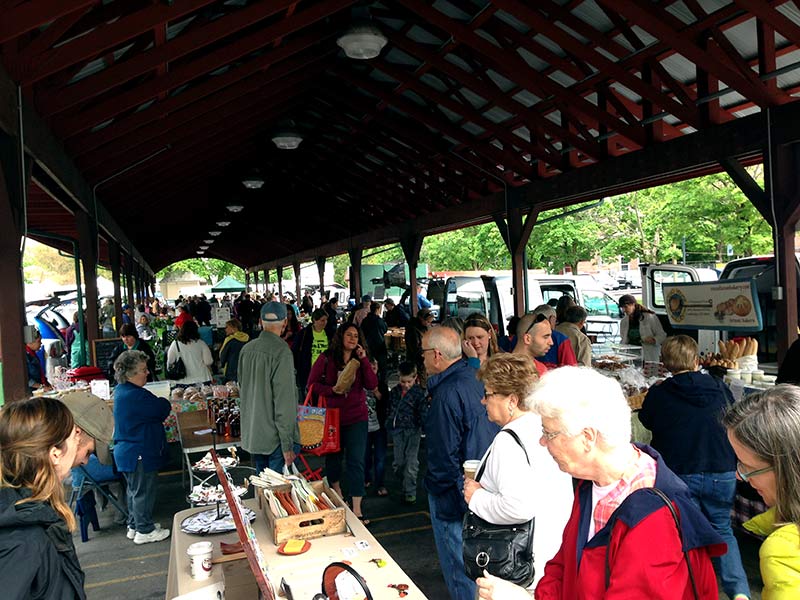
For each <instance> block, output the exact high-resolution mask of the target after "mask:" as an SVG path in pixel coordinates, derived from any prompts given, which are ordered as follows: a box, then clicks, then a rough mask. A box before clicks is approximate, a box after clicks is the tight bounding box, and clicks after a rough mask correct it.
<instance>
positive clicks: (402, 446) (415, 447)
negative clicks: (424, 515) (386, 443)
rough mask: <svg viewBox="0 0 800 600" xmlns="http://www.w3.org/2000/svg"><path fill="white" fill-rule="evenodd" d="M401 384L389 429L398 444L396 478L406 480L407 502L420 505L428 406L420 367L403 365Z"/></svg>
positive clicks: (394, 390) (391, 396)
mask: <svg viewBox="0 0 800 600" xmlns="http://www.w3.org/2000/svg"><path fill="white" fill-rule="evenodd" d="M398 369H399V372H400V383H398V384H397V385H396V386H395V387H394V388H392V391H391V392H390V394H389V401H390V406H391V408H390V409H389V418H388V419H387V420H386V428H387V429H388V430H389V432H390V433H391V435H392V439H393V440H394V462H393V463H392V467H393V468H394V472H395V474H396V475H397V476H398V477H400V476H401V474H402V477H403V500H404V502H405V503H406V504H414V503H415V502H416V501H417V472H418V471H419V456H418V455H419V441H420V437H421V434H422V430H421V427H422V422H423V421H424V419H425V414H426V413H427V408H428V403H427V399H426V397H425V391H424V390H423V389H422V388H421V387H420V386H419V384H418V383H417V367H416V366H415V365H414V364H413V363H410V362H403V363H400V366H399V368H398Z"/></svg>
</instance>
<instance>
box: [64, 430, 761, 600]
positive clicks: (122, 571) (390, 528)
mask: <svg viewBox="0 0 800 600" xmlns="http://www.w3.org/2000/svg"><path fill="white" fill-rule="evenodd" d="M389 453H390V454H389V456H388V457H387V464H391V463H390V461H391V447H390V448H389ZM420 455H421V457H424V450H423V451H422V452H421V453H420ZM179 468H180V456H179V449H178V447H177V446H175V445H174V444H172V445H171V456H170V461H169V465H168V467H167V469H165V470H164V471H162V473H161V476H160V477H159V489H158V494H159V495H158V502H157V506H156V511H155V513H156V514H155V517H156V521H158V522H160V523H161V524H162V525H163V526H164V527H169V526H171V523H172V517H173V515H174V514H175V513H176V512H178V511H181V510H184V509H185V508H187V507H188V504H187V503H186V498H185V495H186V491H185V488H184V487H183V485H182V483H181V474H180V470H179ZM420 473H424V466H423V468H421V469H420ZM238 478H239V476H237V477H236V479H238ZM387 487H388V488H389V491H390V496H388V497H384V498H380V497H377V496H375V495H374V494H375V490H374V489H371V490H369V495H368V497H367V498H366V499H365V501H364V510H365V513H366V514H367V516H368V517H369V518H370V519H371V521H372V523H371V525H370V531H372V533H373V535H375V537H376V538H377V539H378V540H379V541H380V543H381V544H382V545H383V546H384V547H385V548H386V550H387V551H388V552H389V553H390V554H391V556H392V557H393V558H394V559H395V560H396V561H397V562H398V563H399V564H400V566H401V567H402V568H403V569H404V570H405V572H406V573H407V574H408V575H409V577H410V578H411V579H412V580H413V581H414V582H415V583H416V584H417V585H418V586H419V587H420V588H421V589H422V591H423V592H424V593H425V595H426V596H427V597H428V598H430V599H431V600H445V599H446V598H447V597H448V596H447V591H446V588H445V585H444V580H443V578H442V573H441V570H440V568H439V562H438V559H437V555H436V548H435V545H434V542H433V534H432V532H431V526H430V520H429V515H428V512H427V510H428V507H427V500H426V498H425V493H424V491H423V490H422V489H421V486H420V490H419V492H418V496H417V497H418V500H417V504H416V505H415V506H411V507H409V506H405V505H403V504H401V503H400V502H399V497H400V496H399V486H398V485H397V483H396V482H395V481H394V480H393V478H392V474H391V469H388V471H387ZM113 513H114V510H113V509H112V508H111V507H109V508H108V509H106V510H105V511H103V512H100V513H99V517H100V525H101V530H100V531H97V532H95V531H92V530H91V528H90V530H89V538H90V539H89V541H88V542H86V543H81V541H80V535H79V533H77V532H76V534H75V545H76V547H77V549H78V556H79V558H80V562H81V565H82V567H83V569H84V571H85V573H86V592H87V596H88V598H89V599H90V600H128V599H131V600H133V599H135V600H148V599H153V600H156V599H158V600H161V599H163V598H164V594H165V590H166V582H167V565H168V563H169V548H170V543H169V540H165V541H163V542H158V543H152V544H143V545H141V546H137V545H135V544H134V543H133V542H131V541H130V540H128V539H127V538H126V537H125V527H123V526H115V525H113V516H114V514H113ZM737 537H738V538H739V540H740V546H741V550H742V557H743V562H744V565H745V569H746V570H747V573H748V575H749V577H750V580H751V586H752V589H753V590H759V591H760V589H761V579H760V575H759V570H758V547H759V542H758V541H757V540H755V539H753V538H752V537H750V536H747V535H746V534H742V535H737ZM719 597H720V599H723V598H727V596H726V595H725V594H723V593H721V592H720V596H719ZM753 598H754V599H760V598H761V594H760V593H759V592H756V593H754V594H753ZM298 600H300V599H298Z"/></svg>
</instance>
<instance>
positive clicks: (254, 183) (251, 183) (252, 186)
mask: <svg viewBox="0 0 800 600" xmlns="http://www.w3.org/2000/svg"><path fill="white" fill-rule="evenodd" d="M242 185H243V186H244V187H246V188H247V189H248V190H260V189H261V188H262V187H263V185H264V178H263V177H260V176H259V175H251V176H249V177H245V178H244V179H242Z"/></svg>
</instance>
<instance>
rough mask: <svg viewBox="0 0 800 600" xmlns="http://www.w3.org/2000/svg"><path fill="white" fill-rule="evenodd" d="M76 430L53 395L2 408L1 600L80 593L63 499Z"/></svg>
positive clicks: (57, 599)
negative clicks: (63, 482)
mask: <svg viewBox="0 0 800 600" xmlns="http://www.w3.org/2000/svg"><path fill="white" fill-rule="evenodd" d="M79 436H80V434H79V433H78V430H77V428H76V427H75V422H74V421H73V418H72V414H71V413H70V412H69V409H67V407H66V406H65V405H64V404H63V403H61V402H60V401H58V400H56V399H54V398H43V397H42V398H30V399H28V400H22V401H20V402H12V403H10V404H8V405H6V406H5V407H4V408H3V409H2V410H0V556H2V560H0V586H2V590H3V591H2V597H3V598H4V599H6V600H23V599H27V598H43V599H52V600H68V599H74V598H79V599H85V598H86V594H85V593H84V591H83V584H84V574H83V571H82V570H81V566H80V563H79V562H78V556H77V554H76V553H75V545H74V544H73V542H72V534H71V532H72V531H73V530H74V529H75V516H74V515H73V514H72V511H71V510H70V509H69V506H67V503H66V502H65V501H64V488H63V484H62V481H63V480H64V479H65V478H66V477H67V475H69V473H70V469H71V468H72V465H73V463H74V461H75V457H76V454H77V451H78V441H79Z"/></svg>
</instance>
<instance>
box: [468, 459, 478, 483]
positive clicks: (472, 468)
mask: <svg viewBox="0 0 800 600" xmlns="http://www.w3.org/2000/svg"><path fill="white" fill-rule="evenodd" d="M480 466H481V461H479V460H465V461H464V477H465V478H467V479H475V473H477V472H478V467H480Z"/></svg>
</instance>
